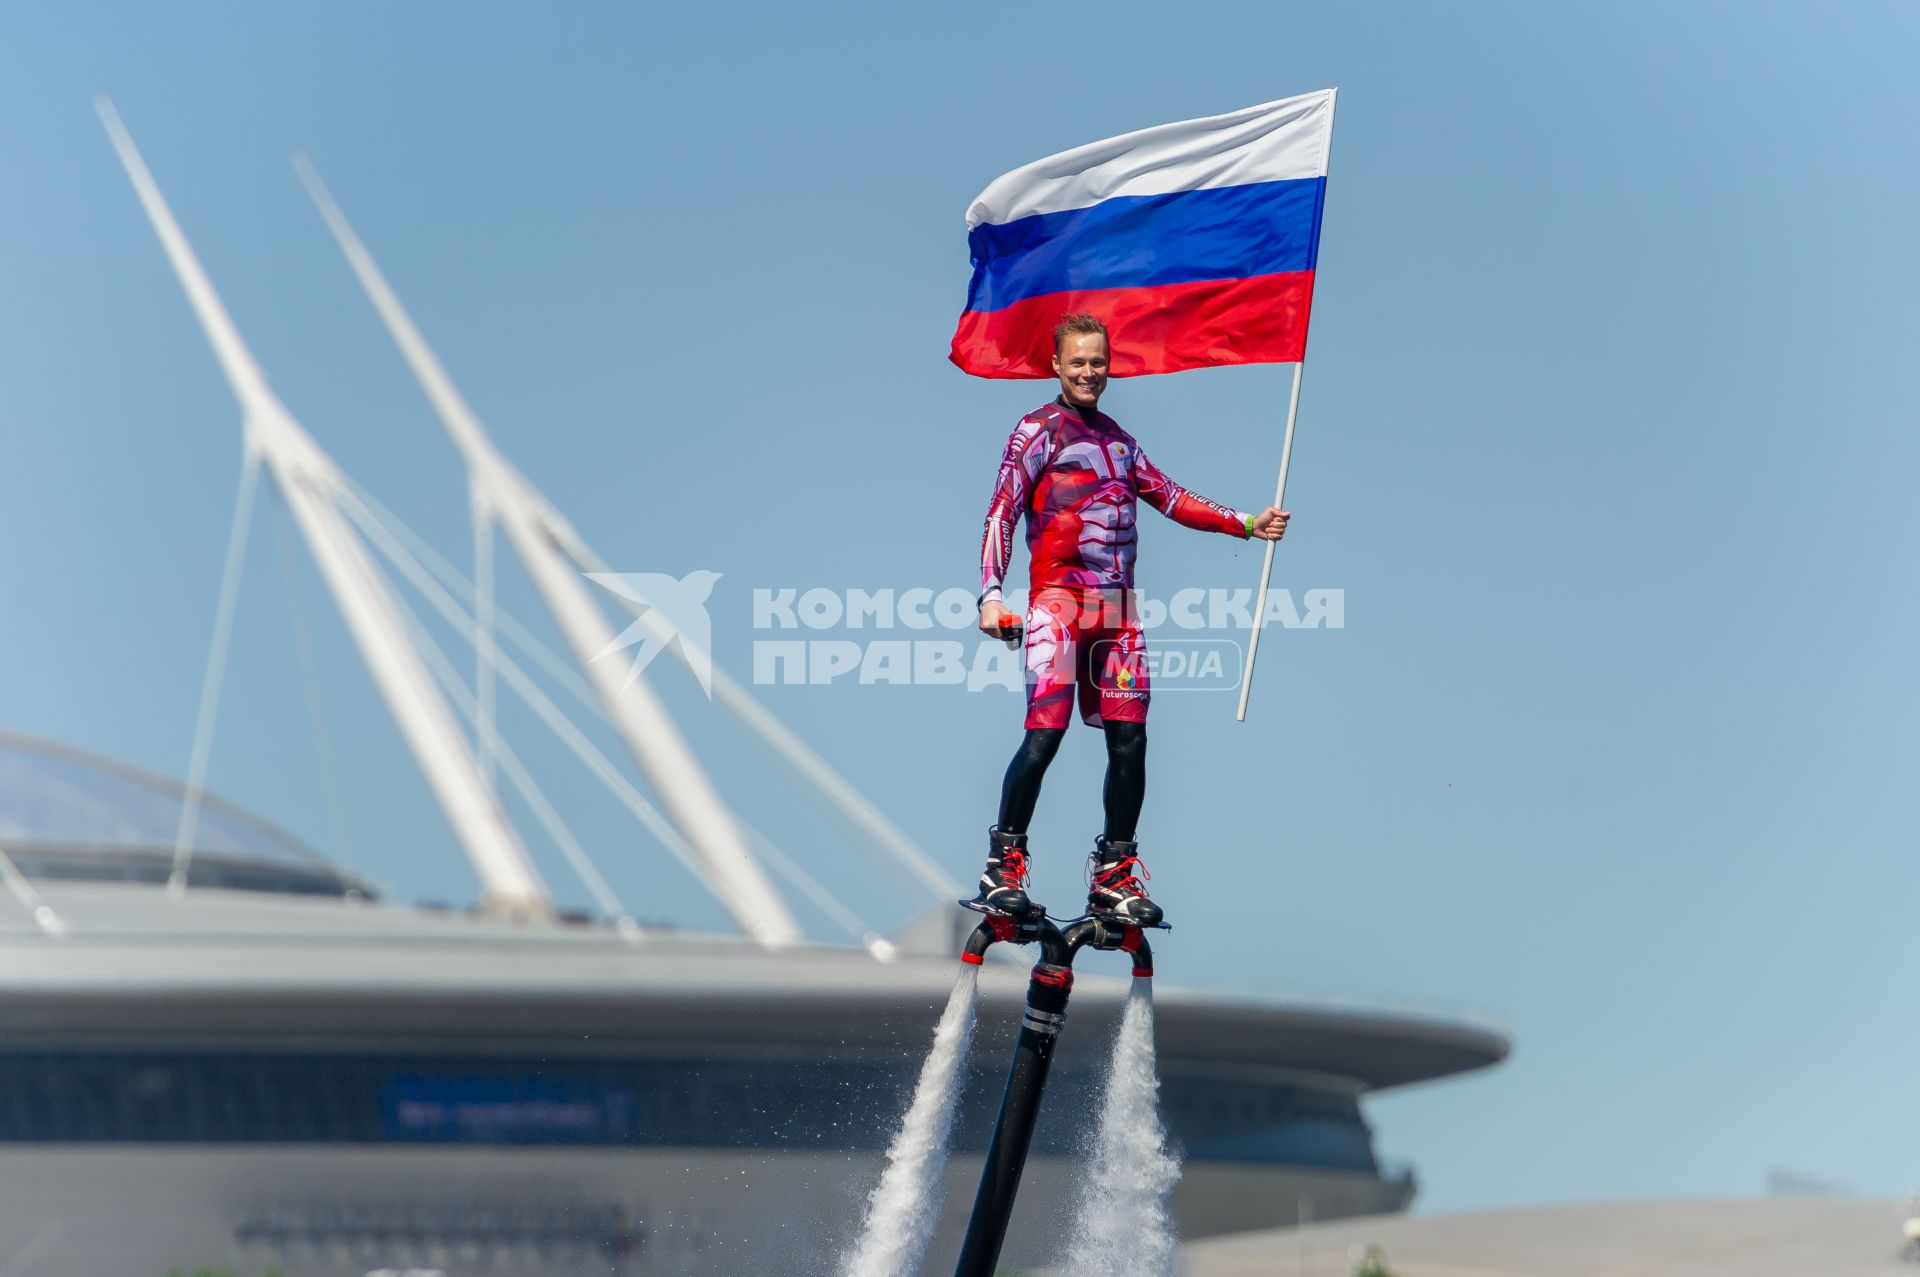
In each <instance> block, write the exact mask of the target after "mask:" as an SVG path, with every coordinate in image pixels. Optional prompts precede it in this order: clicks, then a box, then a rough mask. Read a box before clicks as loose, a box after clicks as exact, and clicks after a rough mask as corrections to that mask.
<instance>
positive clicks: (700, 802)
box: [295, 158, 801, 946]
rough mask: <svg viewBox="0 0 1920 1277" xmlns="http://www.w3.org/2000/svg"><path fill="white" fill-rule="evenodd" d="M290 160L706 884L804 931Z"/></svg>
mask: <svg viewBox="0 0 1920 1277" xmlns="http://www.w3.org/2000/svg"><path fill="white" fill-rule="evenodd" d="M295 167H296V168H297V169H298V170H299V173H300V177H301V180H302V181H303V182H305V183H306V186H307V190H308V193H309V194H310V195H312V197H313V201H314V203H315V204H316V205H317V206H318V207H319V209H320V214H321V216H322V217H324V218H325V219H326V222H327V226H328V228H329V229H330V230H331V231H332V232H333V236H334V238H335V240H337V241H338V242H339V245H340V249H341V251H342V252H343V253H345V254H346V258H347V261H348V264H349V265H351V266H352V267H353V271H354V274H355V275H357V276H358V277H359V279H360V284H361V287H362V288H364V289H365V290H366V292H367V296H368V298H369V299H370V300H371V301H372V302H373V305H374V309H375V310H377V311H378V312H379V313H380V318H381V320H382V322H384V323H385V324H386V326H387V331H388V332H389V333H390V334H391V335H392V337H393V340H394V344H395V345H397V346H398V347H399V348H400V353H401V354H402V355H403V356H405V358H406V361H407V365H408V367H409V368H411V369H412V370H413V375H414V377H415V378H416V379H417V380H418V381H419V383H420V386H421V389H423V390H424V391H425V392H426V395H427V398H428V399H429V400H430V401H431V402H432V404H433V408H434V411H435V413H436V414H438V416H439V418H440V421H441V424H442V425H444V426H445V427H446V430H447V433H448V434H449V435H450V436H452V438H453V442H454V445H455V446H456V447H457V448H459V450H460V454H461V456H462V457H463V458H464V459H465V461H466V463H467V471H468V475H469V478H470V481H471V486H472V491H473V494H474V500H475V503H476V506H477V507H478V508H477V510H476V518H480V517H487V516H490V517H491V518H492V519H493V520H494V521H495V522H497V523H498V524H499V526H500V527H501V528H502V529H503V530H504V531H505V532H506V535H507V540H508V542H509V543H510V544H511V545H512V546H513V549H514V553H515V554H516V555H517V556H518V557H519V559H520V561H521V563H522V564H524V565H525V567H526V570H527V574H528V575H529V576H530V577H532V579H533V583H534V585H535V587H536V588H537V589H538V590H539V591H540V597H541V600H542V601H543V602H544V603H545V604H546V607H547V611H548V612H549V613H550V614H551V615H552V616H553V619H554V623H555V624H556V625H557V626H559V628H560V630H561V632H562V633H563V634H565V635H566V639H567V643H568V645H569V646H570V647H571V648H572V649H573V653H574V657H575V659H576V660H577V661H578V662H579V664H580V667H581V668H582V669H583V670H585V671H586V674H587V676H588V678H589V679H591V680H592V683H593V686H594V690H595V692H596V693H597V694H598V696H599V698H600V701H601V704H602V705H603V706H604V708H605V709H606V712H607V716H608V718H609V719H611V720H612V722H613V725H614V727H615V728H616V729H617V730H618V731H619V733H620V737H621V739H622V740H623V741H624V742H625V744H626V746H627V749H628V750H629V752H631V753H632V755H633V758H634V761H635V762H636V763H638V764H639V767H640V770H641V772H642V774H644V775H645V776H646V777H647V778H648V779H649V780H650V781H651V782H652V785H653V789H654V792H655V793H656V794H657V795H658V796H659V798H660V804H661V806H662V807H664V808H665V809H666V811H667V813H668V815H669V816H670V817H671V819H672V820H673V823H674V824H675V825H676V826H677V827H678V828H679V829H680V831H681V832H682V833H683V834H684V835H685V837H686V840H687V843H688V844H689V845H690V846H691V848H692V849H693V851H694V854H695V856H696V858H697V860H696V865H697V868H698V872H699V874H700V877H701V878H702V879H703V880H704V882H705V884H706V886H707V888H708V889H709V890H710V891H712V892H713V894H714V895H715V896H716V897H717V898H718V899H719V900H720V902H721V904H722V905H724V906H725V907H726V909H727V912H728V913H730V914H731V915H732V916H733V918H734V921H736V922H737V923H739V925H740V927H741V929H742V930H744V931H745V932H746V933H747V934H748V935H750V936H752V937H753V938H754V939H755V940H757V941H759V942H760V943H761V944H764V945H768V946H779V945H787V944H793V943H796V942H798V941H799V940H800V939H801V932H800V928H799V926H798V924H797V923H795V921H794V919H793V915H792V914H791V913H789V912H788V910H787V907H786V905H785V903H784V902H783V901H782V900H781V898H780V896H779V894H778V892H777V891H776V890H775V889H774V886H773V884H772V882H771V881H770V880H769V879H768V877H767V874H766V871H765V869H764V868H763V867H762V865H761V863H760V860H759V858H758V857H757V856H755V855H754V853H753V851H752V849H751V848H750V846H749V844H748V841H747V839H746V836H745V835H744V833H743V832H742V830H741V828H740V825H739V823H738V821H736V820H735V818H734V815H733V813H732V811H730V810H729V809H728V807H727V805H726V803H725V802H724V801H722V799H721V797H720V795H719V792H718V791H717V790H716V789H715V788H714V785H713V782H712V781H711V780H710V779H709V778H708V777H707V774H706V772H705V771H704V770H703V769H702V768H701V766H700V763H699V760H698V759H696V758H695V757H694V754H693V750H692V748H691V747H690V746H689V745H688V744H687V741H686V738H685V737H684V736H682V735H681V733H680V729H679V728H678V727H677V726H676V725H675V724H674V722H673V719H672V717H671V716H670V715H669V714H668V713H667V710H666V707H665V706H664V705H662V704H661V703H660V699H659V697H658V696H657V695H656V694H655V693H654V691H653V688H652V687H651V686H649V685H648V684H647V682H646V681H645V680H644V679H639V678H629V677H628V675H627V668H626V666H625V665H624V664H622V663H620V662H616V661H606V660H599V659H597V658H598V657H599V656H600V654H601V653H603V652H605V651H606V650H607V649H608V648H609V647H611V646H613V644H614V639H615V634H614V629H613V626H612V625H611V624H609V623H608V621H607V618H606V614H605V613H604V612H602V611H601V610H600V607H599V605H598V604H597V603H596V602H595V601H594V599H593V597H592V596H591V594H590V593H589V592H588V589H587V586H586V583H585V581H584V579H583V578H582V576H581V571H580V568H579V566H578V565H577V564H576V563H575V562H574V561H573V559H572V558H571V557H570V556H569V553H568V548H567V547H568V546H569V544H570V543H571V542H574V541H576V540H577V538H576V537H575V536H574V533H573V531H572V529H571V528H569V527H568V526H567V524H566V521H565V520H564V519H563V518H561V516H560V514H559V512H558V511H556V510H555V509H554V508H553V507H552V506H551V505H549V504H548V503H547V500H546V498H545V497H543V496H542V495H541V494H540V493H539V491H538V490H537V489H535V488H534V486H533V485H532V484H530V483H529V482H527V480H526V479H525V478H524V477H523V476H522V475H521V474H520V472H519V471H518V470H516V469H514V467H513V466H512V464H511V463H509V462H508V461H507V459H506V458H505V457H503V456H502V455H501V454H500V452H499V450H498V449H497V448H495V447H494V445H493V440H492V439H491V438H489V437H488V435H487V432H486V428H485V427H484V426H483V425H482V424H481V423H480V419H479V418H478V416H476V415H475V414H474V411H473V409H472V408H470V407H469V406H468V405H467V402H466V400H465V399H464V398H463V397H462V396H461V394H460V392H459V390H458V389H457V388H456V387H455V386H454V384H453V380H452V378H450V377H449V376H448V375H447V371H446V369H445V368H443V367H442V366H441V364H440V361H439V359H438V358H437V357H436V356H435V355H434V353H433V350H432V348H431V347H429V346H428V345H427V342H426V339H425V338H424V337H422V336H421V334H420V330H419V329H418V328H416V327H414V324H413V320H412V319H411V318H410V317H409V316H408V315H407V312H406V310H405V309H404V308H403V307H402V306H401V304H400V299H399V298H398V297H397V296H396V295H395V294H394V292H393V289H392V288H391V287H389V286H388V284H387V281H386V278H385V277H384V276H383V275H382V274H381V273H380V268H379V267H378V266H377V265H376V264H375V263H374V260H373V257H372V255H371V254H370V253H368V252H367V249H366V246H365V245H364V244H362V243H361V242H360V238H359V236H357V235H356V234H355V233H354V230H353V227H352V226H351V225H349V224H348V222H347V219H346V217H345V215H344V214H343V213H341V211H340V209H339V207H338V206H337V205H336V204H335V203H334V202H333V198H332V196H330V195H329V194H328V193H327V189H326V187H325V186H324V185H322V184H321V181H320V177H319V174H317V173H316V172H315V171H314V169H313V166H312V165H311V164H310V163H307V162H306V161H305V159H304V158H301V159H297V160H296V161H295Z"/></svg>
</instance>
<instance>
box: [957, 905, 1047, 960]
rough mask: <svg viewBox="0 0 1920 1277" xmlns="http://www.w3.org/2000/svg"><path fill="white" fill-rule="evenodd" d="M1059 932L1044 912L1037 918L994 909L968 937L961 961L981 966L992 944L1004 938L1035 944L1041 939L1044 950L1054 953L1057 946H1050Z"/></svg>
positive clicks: (998, 942) (1010, 941)
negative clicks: (1012, 915)
mask: <svg viewBox="0 0 1920 1277" xmlns="http://www.w3.org/2000/svg"><path fill="white" fill-rule="evenodd" d="M1059 935H1060V932H1059V930H1058V929H1057V928H1055V927H1054V925H1053V923H1052V922H1051V921H1049V920H1048V918H1047V917H1046V916H1045V915H1044V914H1042V915H1039V916H1037V917H1033V918H1012V917H1009V916H1007V915H1006V914H1003V913H990V914H988V915H987V916H986V917H985V918H982V919H981V920H980V925H979V926H977V927H975V928H974V929H973V934H972V935H970V936H968V937H967V943H966V945H965V946H964V947H962V949H961V950H960V961H962V962H964V963H967V964H968V965H969V966H975V967H977V966H979V965H980V964H981V963H983V962H985V961H986V960H987V949H988V948H989V947H991V946H993V945H996V944H1000V943H1003V942H1004V943H1009V944H1032V943H1033V942H1034V941H1036V940H1038V941H1039V942H1040V947H1041V950H1042V951H1043V952H1046V953H1051V952H1053V950H1052V949H1051V948H1050V946H1052V945H1054V944H1055V943H1056V942H1057V941H1058V938H1059ZM1049 937H1051V939H1050V938H1049ZM1061 952H1064V950H1062V951H1061ZM1048 960H1049V961H1051V960H1053V959H1052V958H1049V959H1048ZM1065 961H1067V962H1072V961H1073V959H1072V958H1070V957H1069V958H1066V959H1065Z"/></svg>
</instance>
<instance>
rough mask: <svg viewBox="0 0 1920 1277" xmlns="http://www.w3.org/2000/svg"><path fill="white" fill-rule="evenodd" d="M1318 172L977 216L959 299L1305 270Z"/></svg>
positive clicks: (1312, 250)
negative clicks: (979, 221)
mask: <svg viewBox="0 0 1920 1277" xmlns="http://www.w3.org/2000/svg"><path fill="white" fill-rule="evenodd" d="M1326 182H1327V179H1326V178H1324V177H1310V178H1301V179H1298V180H1295V181H1287V182H1255V183H1252V184H1249V185H1246V186H1221V187H1213V188H1209V189H1204V190H1198V191H1177V192H1175V193H1173V194H1171V195H1127V196H1118V197H1115V198H1113V199H1108V200H1102V201H1101V202H1100V203H1098V204H1095V205H1093V206H1092V207H1091V208H1076V209H1070V210H1068V211H1067V212H1064V213H1037V214H1035V215H1034V216H1032V217H1022V218H1020V219H1018V220H1017V221H1012V222H1008V223H1006V224H1005V225H1001V226H995V225H992V224H991V223H988V224H983V225H980V226H976V227H974V228H973V230H972V231H971V232H970V233H969V234H968V236H967V247H968V248H969V249H970V250H971V252H972V254H973V267H974V270H973V284H972V287H970V288H969V289H968V291H967V309H968V310H970V311H994V310H1001V309H1003V308H1005V307H1007V306H1011V305H1012V304H1014V303H1015V302H1018V301H1024V300H1026V299H1027V298H1029V297H1040V296H1044V295H1045V294H1047V293H1065V292H1084V291H1087V290H1089V289H1097V288H1151V287H1153V286H1155V285H1158V284H1187V283H1192V282H1194V281H1197V280H1203V279H1244V278H1247V277H1249V276H1253V275H1272V274H1276V273H1278V272H1281V271H1304V270H1312V269H1314V263H1315V259H1316V258H1317V257H1318V255H1319V245H1320V205H1321V199H1322V196H1323V195H1324V194H1325V191H1326Z"/></svg>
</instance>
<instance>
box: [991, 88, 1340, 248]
mask: <svg viewBox="0 0 1920 1277" xmlns="http://www.w3.org/2000/svg"><path fill="white" fill-rule="evenodd" d="M1333 94H1334V90H1332V89H1321V90H1319V91H1318V92H1315V93H1302V94H1301V95H1300V96H1298V97H1292V98H1282V99H1280V100H1279V101H1278V102H1267V103H1264V104H1262V105H1260V106H1250V107H1247V108H1246V109H1245V110H1241V111H1234V112H1231V113H1229V114H1227V115H1210V116H1207V117H1206V118H1205V119H1200V120H1181V121H1180V122H1179V123H1177V124H1159V125H1155V126H1154V127H1153V128H1150V129H1141V130H1139V131H1138V132H1135V133H1123V134H1122V135H1120V136H1119V137H1110V138H1108V139H1106V140H1105V141H1103V142H1089V143H1088V144H1087V145H1085V146H1076V147H1075V148H1073V149H1072V150H1071V151H1062V152H1060V153H1059V154H1058V155H1049V156H1048V157H1047V158H1046V159H1044V160H1035V161H1034V162H1033V163H1032V164H1026V165H1022V166H1021V167H1020V168H1017V169H1015V170H1013V172H1011V173H1007V174H1003V175H1002V176H1000V177H998V178H995V179H994V180H993V182H992V183H990V184H989V185H988V186H987V189H986V190H984V191H982V192H980V195H979V198H977V199H975V200H974V201H973V207H971V208H969V209H968V210H967V229H968V230H972V229H973V228H974V227H976V226H978V225H980V224H981V223H982V222H991V223H994V224H995V225H999V224H1001V223H1005V222H1011V221H1013V220H1014V219H1016V218H1021V217H1031V216H1032V215H1033V214H1035V213H1059V212H1064V211H1065V210H1067V209H1074V208H1087V207H1090V206H1092V205H1094V204H1098V203H1099V202H1100V201H1101V200H1105V199H1112V198H1113V197H1114V196H1116V195H1167V194H1171V193H1172V192H1174V191H1196V190H1200V189H1202V188H1205V187H1214V186H1244V185H1246V184H1248V183H1250V182H1284V181H1288V180H1291V179H1295V178H1310V177H1325V176H1326V175H1327V142H1328V138H1329V137H1330V135H1331V133H1332V129H1333Z"/></svg>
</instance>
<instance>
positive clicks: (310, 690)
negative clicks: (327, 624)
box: [272, 489, 353, 868]
mask: <svg viewBox="0 0 1920 1277" xmlns="http://www.w3.org/2000/svg"><path fill="white" fill-rule="evenodd" d="M272 491H276V492H277V489H273V490H272ZM273 511H274V519H273V540H274V544H275V546H276V547H277V548H278V550H279V552H280V576H281V579H282V580H284V581H285V582H286V585H287V610H288V611H290V612H291V613H293V634H294V646H295V647H296V648H297V649H298V651H299V655H300V672H301V675H302V678H303V681H304V682H305V683H306V689H307V714H308V717H310V718H311V719H312V720H313V743H314V749H315V752H317V753H318V755H319V758H320V789H321V792H322V793H323V794H324V795H325V797H326V803H327V824H328V826H329V828H330V830H331V832H332V834H333V858H334V860H335V861H336V862H337V863H340V864H343V865H346V866H347V867H348V868H352V867H353V860H352V858H351V856H350V855H349V853H348V851H347V848H348V847H349V846H351V843H350V842H349V840H348V837H347V809H346V804H345V803H343V802H342V801H341V799H340V776H339V771H338V768H336V767H335V765H334V758H333V734H332V733H331V732H329V731H328V730H327V711H326V697H325V696H324V695H322V693H321V690H320V663H319V661H318V659H317V658H316V657H315V656H314V652H313V635H312V633H311V632H310V630H309V629H308V627H307V609H306V606H305V605H304V604H303V603H302V602H301V601H300V573H299V568H298V565H297V564H296V563H295V562H294V557H293V542H292V540H291V539H290V538H289V537H288V536H287V507H286V503H285V501H284V500H281V499H276V500H275V501H274V504H273Z"/></svg>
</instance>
